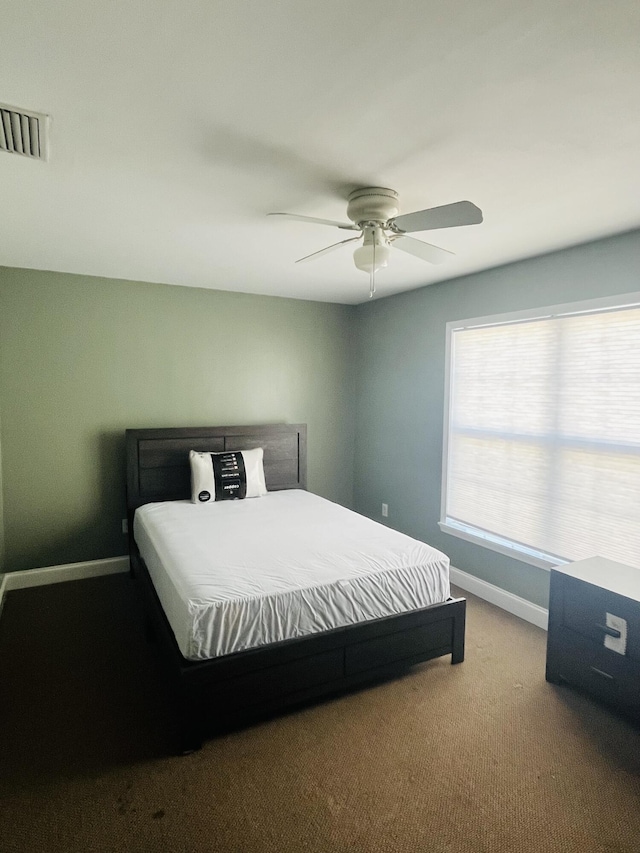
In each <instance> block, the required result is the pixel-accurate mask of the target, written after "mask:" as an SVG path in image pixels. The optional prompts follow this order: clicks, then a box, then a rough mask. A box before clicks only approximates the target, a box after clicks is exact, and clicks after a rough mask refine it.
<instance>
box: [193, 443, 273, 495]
mask: <svg viewBox="0 0 640 853" xmlns="http://www.w3.org/2000/svg"><path fill="white" fill-rule="evenodd" d="M263 457H264V452H263V450H262V448H261V447H256V448H254V449H253V450H225V451H223V452H222V453H198V451H196V450H191V451H189V463H190V465H191V500H192V501H193V503H208V502H209V501H228V500H241V499H242V498H260V497H262V496H263V495H266V494H267V486H266V483H265V481H264V467H263Z"/></svg>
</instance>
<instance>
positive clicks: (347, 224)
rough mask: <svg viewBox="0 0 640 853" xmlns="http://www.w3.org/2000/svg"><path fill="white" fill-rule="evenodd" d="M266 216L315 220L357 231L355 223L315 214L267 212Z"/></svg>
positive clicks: (317, 222) (317, 223)
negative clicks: (323, 217) (321, 217)
mask: <svg viewBox="0 0 640 853" xmlns="http://www.w3.org/2000/svg"><path fill="white" fill-rule="evenodd" d="M267 216H284V217H286V218H287V219H297V220H298V221H300V222H315V224H316V225H334V226H335V227H336V228H343V229H344V230H345V231H359V230H360V229H359V228H358V226H357V225H354V224H353V223H352V222H336V221H335V220H333V219H318V218H317V217H315V216H301V215H300V214H299V213H267Z"/></svg>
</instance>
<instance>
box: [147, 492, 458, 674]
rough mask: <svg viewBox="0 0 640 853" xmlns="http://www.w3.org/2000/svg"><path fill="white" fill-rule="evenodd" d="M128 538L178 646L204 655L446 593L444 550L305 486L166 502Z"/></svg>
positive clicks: (195, 656)
mask: <svg viewBox="0 0 640 853" xmlns="http://www.w3.org/2000/svg"><path fill="white" fill-rule="evenodd" d="M134 536H135V540H136V543H137V544H138V547H139V549H140V553H141V555H142V558H143V559H144V561H145V563H146V565H147V568H148V570H149V574H150V575H151V579H152V581H153V584H154V586H155V589H156V592H157V593H158V597H159V599H160V602H161V603H162V606H163V608H164V612H165V613H166V615H167V619H168V620H169V624H170V625H171V627H172V629H173V632H174V634H175V637H176V640H177V643H178V647H179V648H180V651H181V652H182V654H183V656H184V657H185V658H187V659H189V660H203V659H207V658H212V657H217V656H219V655H225V654H229V653H231V652H238V651H241V650H243V649H251V648H255V647H257V646H261V645H265V644H268V643H275V642H278V641H280V640H288V639H293V638H295V637H302V636H305V635H307V634H314V633H317V632H319V631H327V630H330V629H332V628H338V627H341V626H344V625H351V624H354V623H356V622H364V621H367V620H370V619H379V618H381V617H385V616H392V615H394V614H396V613H402V612H405V611H408V610H414V609H416V608H421V607H426V606H428V605H430V604H436V603H439V602H442V601H445V600H446V599H447V598H448V597H449V595H450V592H449V558H448V557H446V556H445V555H444V554H442V553H441V552H440V551H437V550H436V549H435V548H431V547H430V546H429V545H425V544H424V543H423V542H419V541H417V540H415V539H412V538H410V537H409V536H405V535H404V534H402V533H398V532H397V531H395V530H392V529H390V528H388V527H384V526H383V525H381V524H378V523H377V522H375V521H371V520H370V519H368V518H365V517H364V516H362V515H358V514H357V513H355V512H352V511H351V510H348V509H345V508H344V507H342V506H339V505H338V504H334V503H331V502H330V501H327V500H325V499H324V498H320V497H318V496H317V495H313V494H311V493H310V492H305V491H299V490H286V491H279V492H270V493H269V494H267V495H266V496H265V497H261V498H253V499H246V500H241V501H218V502H216V503H205V504H193V503H191V502H190V501H166V502H163V503H152V504H146V505H145V506H143V507H140V509H138V510H137V511H136V514H135V520H134Z"/></svg>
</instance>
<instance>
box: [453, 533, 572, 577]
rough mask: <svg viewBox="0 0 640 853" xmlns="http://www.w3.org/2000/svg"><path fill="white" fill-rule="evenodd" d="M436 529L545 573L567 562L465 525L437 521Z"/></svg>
mask: <svg viewBox="0 0 640 853" xmlns="http://www.w3.org/2000/svg"><path fill="white" fill-rule="evenodd" d="M438 527H439V528H440V530H442V532H443V533H448V534H449V535H450V536H456V537H457V538H458V539H464V540H465V541H466V542H472V543H473V544H474V545H480V546H481V547H482V548H488V549H489V550H490V551H496V552H497V553H498V554H504V555H505V556H506V557H511V559H513V560H519V561H520V562H521V563H528V564H529V565H530V566H536V567H537V568H539V569H545V570H546V571H550V570H551V569H552V568H554V566H558V565H564V564H565V563H567V562H569V561H568V560H561V559H559V558H558V557H551V556H545V555H544V554H537V553H536V552H534V551H527V550H525V549H523V548H518V547H516V546H515V545H511V544H509V543H508V542H507V541H506V540H502V541H501V540H500V539H498V538H497V537H496V538H493V537H491V536H490V534H483V533H481V532H480V531H476V530H474V528H472V527H467V526H466V525H457V524H452V523H451V522H450V521H439V522H438Z"/></svg>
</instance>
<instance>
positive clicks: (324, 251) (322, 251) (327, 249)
mask: <svg viewBox="0 0 640 853" xmlns="http://www.w3.org/2000/svg"><path fill="white" fill-rule="evenodd" d="M360 237H361V235H360V234H359V235H358V236H357V237H349V239H348V240H340V242H339V243H332V244H331V245H330V246H325V248H324V249H319V250H318V251H317V252H312V253H311V254H310V255H305V256H304V258H298V260H297V261H296V263H297V264H301V263H302V262H303V261H311V260H313V258H319V257H320V256H321V255H326V254H328V253H329V252H333V251H334V249H337V248H338V246H343V245H344V244H345V243H353V242H355V241H356V240H359V239H360Z"/></svg>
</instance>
